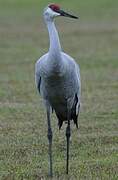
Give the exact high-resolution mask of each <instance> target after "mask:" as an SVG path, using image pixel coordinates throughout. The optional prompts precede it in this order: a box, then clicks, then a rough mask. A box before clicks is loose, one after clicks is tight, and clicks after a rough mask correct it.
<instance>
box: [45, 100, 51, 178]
mask: <svg viewBox="0 0 118 180" xmlns="http://www.w3.org/2000/svg"><path fill="white" fill-rule="evenodd" d="M46 107H47V123H48V132H47V137H48V141H49V150H48V153H49V176H53V171H52V129H51V120H50V105H49V104H48V103H46Z"/></svg>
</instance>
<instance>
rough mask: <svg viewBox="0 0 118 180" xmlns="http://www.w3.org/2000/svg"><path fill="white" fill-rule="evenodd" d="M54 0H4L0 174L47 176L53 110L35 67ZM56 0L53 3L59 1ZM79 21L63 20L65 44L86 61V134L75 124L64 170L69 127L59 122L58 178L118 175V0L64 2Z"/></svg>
mask: <svg viewBox="0 0 118 180" xmlns="http://www.w3.org/2000/svg"><path fill="white" fill-rule="evenodd" d="M49 2H50V1H48V0H20V1H19V0H4V1H3V0H0V179H1V180H26V179H29V180H38V179H48V154H47V153H48V141H47V124H46V114H45V110H44V108H43V104H42V100H41V98H40V97H39V95H38V93H37V90H36V88H35V82H34V65H35V62H36V60H37V59H38V58H39V57H40V56H41V55H43V54H44V53H45V52H46V51H47V50H48V45H49V44H48V34H47V30H46V27H45V25H44V24H43V20H42V11H43V8H44V7H45V6H46V5H47V4H48V3H49ZM53 2H54V1H53ZM55 2H58V3H59V4H60V5H61V6H62V7H63V8H64V9H67V10H70V11H72V12H74V14H76V15H79V16H80V19H79V20H72V19H67V18H58V19H57V20H56V25H57V28H58V30H59V34H60V39H61V43H62V44H63V45H62V46H63V49H64V51H66V52H67V53H68V54H70V55H71V56H73V57H74V58H75V59H76V60H77V62H78V63H79V64H80V69H81V79H82V100H81V101H82V108H81V113H80V118H79V124H80V130H79V133H78V131H77V130H76V128H75V127H74V125H73V124H72V140H71V150H70V157H71V158H70V172H69V175H68V176H66V175H65V159H66V156H65V154H66V139H65V128H66V125H64V126H63V127H62V130H61V131H58V127H57V120H56V117H55V115H53V117H52V127H53V137H54V138H53V163H54V178H53V179H60V180H61V179H70V180H72V179H79V180H83V179H86V180H99V179H100V180H117V179H118V1H117V0H99V1H98V0H88V1H86V0H81V1H78V0H73V1H66V0H63V1H62V0H58V1H55Z"/></svg>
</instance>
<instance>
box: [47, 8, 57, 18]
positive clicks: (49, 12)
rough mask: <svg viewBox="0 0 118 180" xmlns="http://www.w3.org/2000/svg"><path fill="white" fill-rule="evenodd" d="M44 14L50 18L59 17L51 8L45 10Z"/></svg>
mask: <svg viewBox="0 0 118 180" xmlns="http://www.w3.org/2000/svg"><path fill="white" fill-rule="evenodd" d="M46 12H47V13H48V14H49V15H50V16H52V17H56V16H60V14H59V13H57V12H55V11H53V10H52V9H51V8H49V7H48V8H47V10H46Z"/></svg>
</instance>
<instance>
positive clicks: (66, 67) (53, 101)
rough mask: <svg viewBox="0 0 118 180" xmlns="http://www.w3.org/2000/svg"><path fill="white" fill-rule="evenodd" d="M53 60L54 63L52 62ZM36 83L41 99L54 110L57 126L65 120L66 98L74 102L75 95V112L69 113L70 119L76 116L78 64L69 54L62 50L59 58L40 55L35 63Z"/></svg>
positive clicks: (78, 102) (78, 89) (78, 100)
mask: <svg viewBox="0 0 118 180" xmlns="http://www.w3.org/2000/svg"><path fill="white" fill-rule="evenodd" d="M53 58H55V59H53ZM53 61H54V62H56V63H52V62H53ZM36 84H37V87H38V90H39V92H40V93H41V96H42V97H43V99H44V100H45V101H48V102H49V104H50V105H51V107H52V108H53V109H54V110H55V112H56V115H57V117H58V119H59V127H61V125H62V123H63V121H65V120H67V100H68V99H70V101H72V104H74V101H76V99H75V97H77V104H76V106H75V107H73V108H75V113H74V114H72V113H71V114H72V115H71V119H73V120H74V118H75V119H76V118H77V116H78V113H79V105H80V73H79V67H78V65H77V64H76V62H75V61H74V60H73V59H72V58H71V57H70V56H68V55H67V54H65V53H63V52H61V56H60V59H58V57H56V56H52V57H50V56H49V53H47V54H46V55H44V56H42V57H41V58H40V59H39V60H38V61H37V63H36ZM72 111H74V109H72ZM73 116H75V117H73ZM75 123H76V124H77V122H75Z"/></svg>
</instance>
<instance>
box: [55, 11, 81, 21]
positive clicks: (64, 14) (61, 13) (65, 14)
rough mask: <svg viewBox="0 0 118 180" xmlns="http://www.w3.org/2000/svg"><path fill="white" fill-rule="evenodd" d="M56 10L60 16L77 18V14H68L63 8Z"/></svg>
mask: <svg viewBox="0 0 118 180" xmlns="http://www.w3.org/2000/svg"><path fill="white" fill-rule="evenodd" d="M58 12H59V13H60V15H61V16H65V17H70V18H74V19H78V17H77V16H73V15H71V14H68V13H66V12H65V11H63V10H58Z"/></svg>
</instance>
